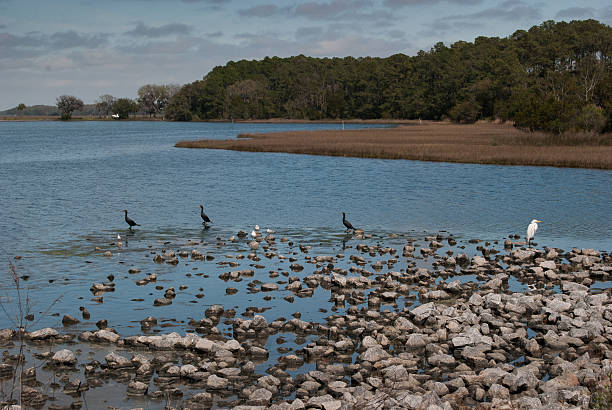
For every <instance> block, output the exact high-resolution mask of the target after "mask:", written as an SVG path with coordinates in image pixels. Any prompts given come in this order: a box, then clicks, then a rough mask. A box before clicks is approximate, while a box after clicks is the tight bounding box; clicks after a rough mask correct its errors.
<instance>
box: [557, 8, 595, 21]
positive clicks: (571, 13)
mask: <svg viewBox="0 0 612 410" xmlns="http://www.w3.org/2000/svg"><path fill="white" fill-rule="evenodd" d="M594 15H595V9H593V8H592V7H569V8H567V9H563V10H559V12H558V13H557V14H556V16H555V17H556V18H558V19H564V18H582V17H593V16H594Z"/></svg>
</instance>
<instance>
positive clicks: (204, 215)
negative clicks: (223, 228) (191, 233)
mask: <svg viewBox="0 0 612 410" xmlns="http://www.w3.org/2000/svg"><path fill="white" fill-rule="evenodd" d="M200 216H201V217H202V225H204V227H206V222H210V223H212V222H211V220H210V218H209V217H208V216H206V214H205V213H204V207H203V206H202V205H200Z"/></svg>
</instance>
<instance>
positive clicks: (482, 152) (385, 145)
mask: <svg viewBox="0 0 612 410" xmlns="http://www.w3.org/2000/svg"><path fill="white" fill-rule="evenodd" d="M389 123H390V124H391V122H389ZM404 123H406V125H407V124H410V126H402V125H401V123H400V124H398V125H399V126H398V127H394V128H373V129H360V130H320V131H319V130H317V131H291V132H277V133H264V134H247V135H239V136H238V139H232V140H199V141H179V142H177V143H176V144H175V147H178V148H208V149H226V150H234V151H249V152H282V153H291V154H309V155H324V156H343V157H357V158H379V159H407V160H417V161H433V162H456V163H473V164H492V165H528V166H552V167H562V168H587V169H602V170H610V169H612V135H610V134H606V135H562V136H555V135H550V134H544V133H529V132H525V131H521V130H518V129H516V128H514V127H513V126H512V125H511V124H498V123H491V122H479V123H476V124H469V125H463V124H454V123H448V122H429V121H428V122H425V121H423V122H422V123H421V124H420V123H419V121H405V122H404Z"/></svg>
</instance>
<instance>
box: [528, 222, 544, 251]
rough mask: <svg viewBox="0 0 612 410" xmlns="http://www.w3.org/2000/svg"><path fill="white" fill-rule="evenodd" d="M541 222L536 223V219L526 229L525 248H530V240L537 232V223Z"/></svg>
mask: <svg viewBox="0 0 612 410" xmlns="http://www.w3.org/2000/svg"><path fill="white" fill-rule="evenodd" d="M539 222H542V221H538V220H537V219H532V220H531V223H530V224H529V226H528V227H527V246H531V240H532V239H533V237H534V236H535V233H536V231H537V230H538V223H539Z"/></svg>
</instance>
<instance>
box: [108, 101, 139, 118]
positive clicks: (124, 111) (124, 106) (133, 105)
mask: <svg viewBox="0 0 612 410" xmlns="http://www.w3.org/2000/svg"><path fill="white" fill-rule="evenodd" d="M111 111H112V112H113V113H115V114H119V119H120V120H125V119H127V118H129V117H130V114H135V113H136V112H137V111H138V103H137V102H136V101H134V100H131V99H129V98H119V99H118V100H116V101H115V102H114V103H113V106H112V109H111Z"/></svg>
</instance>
